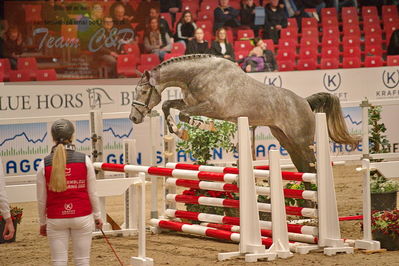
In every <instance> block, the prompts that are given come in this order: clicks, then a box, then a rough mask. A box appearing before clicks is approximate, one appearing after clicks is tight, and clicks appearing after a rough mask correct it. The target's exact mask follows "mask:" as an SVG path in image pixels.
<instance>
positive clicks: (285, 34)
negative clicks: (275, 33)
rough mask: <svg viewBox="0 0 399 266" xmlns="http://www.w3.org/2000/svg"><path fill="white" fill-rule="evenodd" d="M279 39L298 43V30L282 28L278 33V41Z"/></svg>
mask: <svg viewBox="0 0 399 266" xmlns="http://www.w3.org/2000/svg"><path fill="white" fill-rule="evenodd" d="M281 39H292V40H294V41H295V42H297V41H298V29H296V28H283V29H281V31H280V40H281Z"/></svg>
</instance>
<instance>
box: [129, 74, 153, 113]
mask: <svg viewBox="0 0 399 266" xmlns="http://www.w3.org/2000/svg"><path fill="white" fill-rule="evenodd" d="M143 78H144V75H143V76H142V77H141V79H140V81H139V83H138V84H137V86H136V89H135V91H136V95H137V87H138V86H139V85H147V84H148V85H149V86H150V93H149V95H148V98H147V100H146V101H145V103H143V102H140V101H137V100H134V101H133V102H132V107H134V109H136V111H137V112H138V113H139V114H140V115H141V116H142V117H144V116H145V115H144V113H143V112H142V111H141V110H140V109H139V108H137V106H141V107H144V108H145V109H146V111H147V112H149V111H150V108H148V104H149V103H150V101H151V97H152V93H153V91H156V92H157V94H159V92H158V91H157V89H156V88H155V86H152V85H151V84H150V82H148V81H145V82H142V81H143Z"/></svg>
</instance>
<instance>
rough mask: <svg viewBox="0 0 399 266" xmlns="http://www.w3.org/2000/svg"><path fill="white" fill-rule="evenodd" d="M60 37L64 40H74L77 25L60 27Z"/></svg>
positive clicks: (76, 33) (76, 34)
mask: <svg viewBox="0 0 399 266" xmlns="http://www.w3.org/2000/svg"><path fill="white" fill-rule="evenodd" d="M61 36H62V37H64V39H69V40H75V39H77V38H78V25H69V24H66V25H65V24H63V25H61Z"/></svg>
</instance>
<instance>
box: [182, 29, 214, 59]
mask: <svg viewBox="0 0 399 266" xmlns="http://www.w3.org/2000/svg"><path fill="white" fill-rule="evenodd" d="M209 53H210V50H209V44H208V42H207V41H206V40H204V31H203V30H202V29H201V28H196V29H195V32H194V39H192V40H191V41H189V42H188V44H187V49H186V54H209Z"/></svg>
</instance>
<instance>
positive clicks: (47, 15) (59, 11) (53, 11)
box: [41, 0, 68, 32]
mask: <svg viewBox="0 0 399 266" xmlns="http://www.w3.org/2000/svg"><path fill="white" fill-rule="evenodd" d="M41 16H42V19H43V23H44V25H46V27H47V28H48V29H49V30H53V31H56V32H59V31H60V29H61V23H56V22H60V21H64V20H66V19H68V14H67V12H66V10H65V7H64V6H63V5H62V3H60V4H59V5H58V4H56V1H55V0H47V1H46V2H45V3H44V4H43V5H42V9H41Z"/></svg>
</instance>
